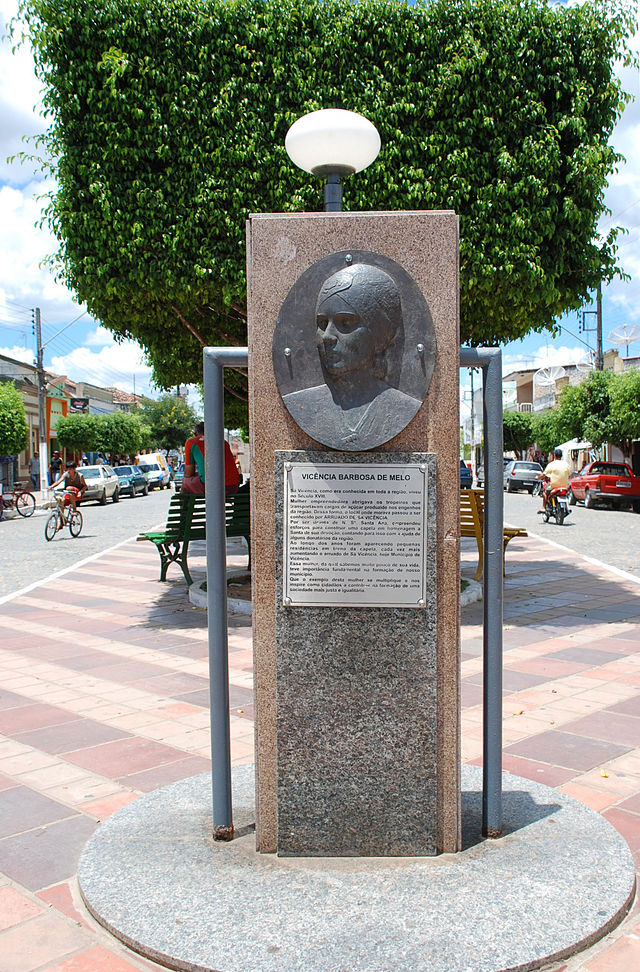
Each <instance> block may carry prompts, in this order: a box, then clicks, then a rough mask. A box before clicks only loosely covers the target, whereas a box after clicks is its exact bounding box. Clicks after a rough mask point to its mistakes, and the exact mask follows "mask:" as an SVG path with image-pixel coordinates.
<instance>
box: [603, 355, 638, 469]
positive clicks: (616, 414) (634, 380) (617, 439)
mask: <svg viewBox="0 0 640 972" xmlns="http://www.w3.org/2000/svg"><path fill="white" fill-rule="evenodd" d="M609 401H610V409H611V410H610V416H611V442H613V443H615V445H617V446H619V447H620V448H621V449H622V451H623V452H624V454H625V455H626V456H630V455H631V442H632V440H633V439H640V369H638V368H633V369H631V370H630V371H625V372H623V373H622V374H621V375H616V377H615V380H614V382H613V384H612V386H611V390H610V397H609Z"/></svg>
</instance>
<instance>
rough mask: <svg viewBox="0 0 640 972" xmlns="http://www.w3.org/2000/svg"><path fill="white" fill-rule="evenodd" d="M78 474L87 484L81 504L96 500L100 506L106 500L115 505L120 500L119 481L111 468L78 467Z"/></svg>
mask: <svg viewBox="0 0 640 972" xmlns="http://www.w3.org/2000/svg"><path fill="white" fill-rule="evenodd" d="M78 472H79V473H80V475H81V476H83V477H84V481H85V483H86V484H87V489H86V492H85V493H84V495H83V497H82V502H83V503H86V501H87V500H97V501H98V503H100V504H101V505H102V506H104V505H105V503H106V502H107V500H108V499H111V500H113V502H114V503H117V502H118V500H119V499H120V480H119V479H118V477H117V476H116V474H115V473H114V471H113V469H112V468H111V466H106V465H105V466H78Z"/></svg>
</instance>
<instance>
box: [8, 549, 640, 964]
mask: <svg viewBox="0 0 640 972" xmlns="http://www.w3.org/2000/svg"><path fill="white" fill-rule="evenodd" d="M465 562H466V563H468V564H469V565H471V563H472V562H473V556H472V554H471V550H470V549H469V551H468V553H466V554H465ZM507 562H508V576H507V583H506V602H505V607H506V609H505V625H506V630H505V676H504V689H505V704H504V745H505V758H504V766H505V769H506V770H508V771H510V772H513V773H515V774H517V775H520V776H525V777H529V778H531V779H536V780H540V781H542V782H544V783H546V784H548V785H550V786H554V787H558V788H559V789H561V790H563V791H564V792H566V793H569V794H571V795H572V796H574V797H575V798H576V799H578V800H581V801H582V802H584V803H586V804H588V805H589V806H591V807H593V808H594V809H595V810H597V811H598V812H600V813H602V814H603V815H604V816H605V817H607V819H608V820H610V821H611V823H612V824H613V825H614V826H615V827H617V828H618V829H619V830H620V831H621V832H622V833H623V834H624V836H625V837H626V839H627V840H628V842H629V844H630V846H631V848H632V850H633V852H634V854H635V856H636V860H640V596H639V595H640V585H638V584H637V583H634V582H632V581H629V580H626V579H623V578H621V577H620V576H618V575H616V574H615V573H612V572H610V571H608V570H605V569H599V568H597V567H595V566H593V565H591V564H587V563H586V562H585V561H583V560H582V559H581V558H580V557H579V556H577V555H573V554H571V553H568V552H567V553H564V552H561V551H559V550H558V549H557V548H554V547H552V546H550V545H548V544H546V543H545V542H544V541H542V540H537V539H535V538H529V539H528V540H524V541H518V542H516V541H514V542H512V543H511V544H510V546H509V554H508V558H507ZM239 563H241V564H242V565H243V566H244V564H245V563H246V560H245V558H244V557H243V558H240V560H239ZM157 577H158V558H157V555H156V553H155V550H153V549H151V548H150V547H148V546H146V545H142V544H136V543H130V544H127V545H124V546H122V547H120V548H119V549H117V550H115V551H111V552H110V553H107V554H105V555H103V556H102V557H100V558H99V559H96V560H94V561H93V562H91V563H88V564H85V565H84V566H83V567H81V568H78V569H77V570H75V571H73V572H72V573H69V574H67V575H66V576H64V577H62V578H60V579H58V580H57V581H55V582H52V583H50V584H45V585H42V586H40V587H37V588H36V589H34V590H33V591H31V592H30V593H26V594H23V595H21V596H20V597H18V598H17V599H15V600H13V601H10V602H8V603H6V604H4V605H2V606H0V733H2V734H3V735H2V736H1V737H0V740H1V741H0V868H1V870H2V874H1V875H0V972H35V970H40V969H42V970H44V969H46V970H54V969H55V970H57V972H127V970H132V969H158V968H160V967H159V966H156V965H154V964H153V963H150V962H146V961H144V960H143V959H141V958H139V957H138V956H136V955H135V954H134V953H132V952H130V951H128V950H127V949H125V948H124V947H122V946H120V945H118V943H117V942H115V941H114V940H113V939H112V938H110V937H109V936H108V935H107V934H106V933H105V932H103V931H102V930H101V929H100V928H99V927H98V926H97V925H96V923H95V922H94V921H93V920H92V919H91V918H90V917H89V916H88V914H87V913H86V911H85V909H84V908H83V906H82V904H81V902H80V900H79V897H78V893H77V886H76V882H75V876H74V875H75V870H76V864H77V860H78V856H79V854H80V852H81V850H82V847H83V846H84V844H85V842H86V840H87V838H88V837H89V835H90V834H91V833H92V832H93V830H94V828H95V827H96V825H97V823H98V821H100V820H102V819H104V818H105V817H106V816H108V815H109V814H111V813H113V812H114V811H116V810H118V809H119V808H120V807H122V806H124V805H125V804H126V803H128V802H130V801H131V800H135V799H136V798H137V797H138V796H139V795H140V794H142V793H145V792H147V791H149V790H152V789H155V788H156V787H159V786H162V785H164V784H165V783H169V782H172V781H174V780H177V779H180V778H182V777H186V776H191V775H193V774H195V773H200V772H203V771H205V770H207V769H208V767H209V760H208V757H209V733H208V714H207V711H206V706H207V701H208V687H207V673H208V665H207V633H206V618H205V615H204V613H203V612H201V611H198V610H196V609H194V608H193V607H192V606H191V605H190V604H189V602H188V600H187V598H186V594H185V587H184V584H183V582H182V580H181V575H180V573H179V572H178V571H177V570H174V571H173V573H171V572H170V577H171V578H172V579H171V580H170V582H169V583H167V584H159V583H158V581H157ZM481 620H482V609H481V605H472V606H470V607H468V608H466V609H464V611H463V629H462V651H463V655H462V659H463V661H462V679H463V681H462V689H463V696H462V698H463V757H464V759H465V760H467V761H470V762H479V757H480V754H481V749H482V746H481V705H480V702H481V688H482V664H481V651H482V627H481ZM247 621H248V619H246V618H240V617H232V619H231V624H230V638H229V641H230V675H231V722H232V747H233V759H234V762H235V763H244V762H249V761H251V760H252V758H253V749H252V746H253V722H252V719H253V709H252V657H251V631H250V627H248V626H247ZM594 853H597V848H596V849H594ZM552 968H553V969H554V970H555V969H558V968H562V969H567V970H572V972H573V970H575V972H577V970H580V972H631V970H635V969H638V968H640V911H639V910H638V908H637V906H636V908H635V909H634V911H633V912H632V914H631V915H630V916H629V917H628V918H627V919H626V921H625V922H624V924H623V925H622V926H621V927H620V928H619V929H618V930H617V931H616V932H614V933H613V934H612V935H611V936H609V937H608V938H607V939H605V940H604V941H603V942H600V943H599V944H597V945H596V946H594V947H593V948H592V949H590V950H589V951H588V952H585V953H583V954H582V955H580V956H576V957H574V958H572V959H570V960H568V961H567V962H566V963H565V964H562V965H560V966H558V965H556V966H555V967H553V966H552ZM245 972H253V970H250V969H247V970H245ZM310 972H312V970H310Z"/></svg>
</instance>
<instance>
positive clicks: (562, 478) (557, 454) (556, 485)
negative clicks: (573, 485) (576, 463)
mask: <svg viewBox="0 0 640 972" xmlns="http://www.w3.org/2000/svg"><path fill="white" fill-rule="evenodd" d="M570 475H571V467H570V465H569V463H568V462H565V461H564V459H563V458H562V449H554V450H553V459H552V460H551V462H549V463H547V465H546V467H545V468H544V469H543V470H542V472H541V473H539V474H538V475H537V476H536V479H544V480H545V486H544V491H543V494H542V509H541V510H538V511H537V512H538V513H544V512H545V511H546V506H547V502H548V499H549V493H550V492H551V491H552V490H553V489H566V488H567V486H568V485H569V476H570Z"/></svg>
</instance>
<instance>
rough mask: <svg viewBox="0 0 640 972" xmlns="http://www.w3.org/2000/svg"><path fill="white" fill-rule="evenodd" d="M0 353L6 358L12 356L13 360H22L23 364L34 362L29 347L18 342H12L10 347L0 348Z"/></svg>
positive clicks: (33, 356)
mask: <svg viewBox="0 0 640 972" xmlns="http://www.w3.org/2000/svg"><path fill="white" fill-rule="evenodd" d="M0 354H3V355H4V356H5V357H6V358H13V359H14V361H24V363H25V364H30V365H32V364H35V363H36V362H35V355H34V353H33V351H30V350H29V348H24V347H22V346H21V345H19V344H14V345H13V347H11V348H8V347H7V348H0Z"/></svg>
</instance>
